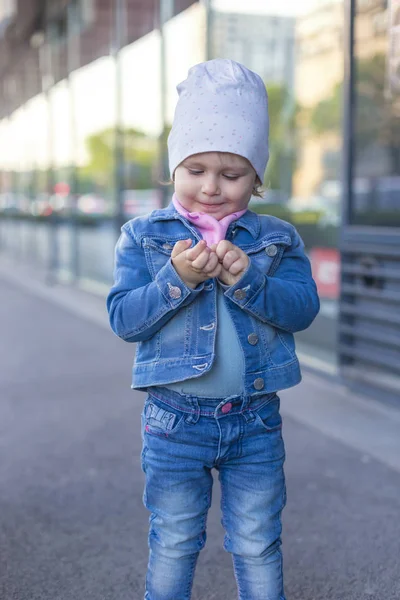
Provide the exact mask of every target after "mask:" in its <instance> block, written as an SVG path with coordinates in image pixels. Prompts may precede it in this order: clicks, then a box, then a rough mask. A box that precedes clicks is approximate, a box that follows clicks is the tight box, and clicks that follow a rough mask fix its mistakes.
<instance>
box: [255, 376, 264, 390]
mask: <svg viewBox="0 0 400 600" xmlns="http://www.w3.org/2000/svg"><path fill="white" fill-rule="evenodd" d="M253 385H254V387H255V388H256V390H262V389H264V379H263V378H262V377H257V379H255V380H254V383H253Z"/></svg>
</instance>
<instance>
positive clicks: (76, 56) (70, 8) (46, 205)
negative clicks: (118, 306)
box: [0, 0, 400, 365]
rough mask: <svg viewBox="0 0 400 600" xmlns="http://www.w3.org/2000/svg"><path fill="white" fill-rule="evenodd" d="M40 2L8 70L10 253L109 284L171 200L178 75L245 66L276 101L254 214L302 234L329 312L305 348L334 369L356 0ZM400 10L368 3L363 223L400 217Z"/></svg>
mask: <svg viewBox="0 0 400 600" xmlns="http://www.w3.org/2000/svg"><path fill="white" fill-rule="evenodd" d="M0 4H1V3H0ZM36 4H37V7H38V9H37V10H39V7H40V6H42V8H43V7H45V8H46V10H45V11H42V12H41V14H42V15H45V20H44V22H43V23H42V27H39V28H38V27H37V25H36V27H32V29H31V33H30V34H29V39H27V40H26V41H27V43H26V44H25V45H24V49H23V50H21V52H20V54H19V59H18V60H17V59H15V60H14V61H11V62H10V64H9V65H8V66H5V64H3V63H2V66H1V65H0V68H1V69H2V70H1V75H0V76H1V80H0V96H1V102H0V106H1V107H2V108H1V112H0V249H1V250H3V251H5V252H11V253H13V254H15V255H17V256H19V257H20V258H21V259H23V260H29V261H32V262H33V263H38V264H40V265H42V266H45V267H46V269H48V272H49V273H50V274H51V276H52V277H53V278H55V279H57V278H61V279H63V280H76V281H77V282H88V281H89V282H97V283H100V284H104V286H108V285H109V283H110V281H111V278H112V262H113V247H114V244H115V241H116V238H117V235H118V232H119V228H120V226H121V224H122V223H123V222H124V221H126V220H128V219H129V218H131V217H133V216H136V215H139V214H144V213H147V212H149V211H151V210H152V209H154V208H156V207H159V206H162V205H165V204H166V203H167V202H168V201H169V198H170V196H171V192H172V190H171V188H170V187H168V186H167V185H163V182H165V181H167V180H168V178H169V175H168V170H167V154H166V139H167V136H168V132H169V129H170V127H171V123H172V119H173V114H174V108H175V103H176V100H177V94H176V85H177V84H178V83H179V82H180V81H182V80H183V79H184V78H185V77H186V74H187V71H188V69H189V68H190V66H192V65H193V64H196V63H198V62H201V61H203V60H206V59H207V58H213V57H229V58H232V59H235V60H238V61H240V62H242V63H244V64H245V65H246V66H248V67H249V68H251V69H254V70H255V71H257V72H258V73H259V74H260V75H261V76H262V77H263V79H264V81H265V84H266V87H267V90H268V93H269V100H270V122H271V129H270V144H271V159H270V162H269V165H268V169H267V174H266V178H265V181H264V187H265V189H266V193H265V196H264V198H263V199H260V198H253V199H252V202H251V208H252V209H253V210H255V211H257V212H259V213H266V214H273V215H277V216H279V217H281V218H283V219H286V220H288V221H291V222H293V223H294V225H295V226H296V227H297V229H298V230H299V232H300V234H301V236H302V237H303V239H304V242H305V245H306V249H307V252H308V254H309V256H310V259H311V262H312V266H313V272H314V276H315V279H316V281H317V285H318V288H319V293H320V296H321V313H320V315H319V316H318V318H317V320H316V321H315V323H314V324H313V325H312V327H311V328H310V329H309V330H308V331H306V332H304V333H301V334H299V335H298V347H299V350H300V352H303V353H306V354H307V355H313V356H314V357H315V360H316V361H318V360H320V359H322V360H324V361H325V362H327V363H329V364H331V365H334V363H335V360H336V331H337V314H338V299H339V295H340V289H339V288H340V286H339V281H340V254H339V250H338V239H339V230H340V223H341V208H342V207H341V198H342V189H341V185H342V184H341V179H342V175H341V169H342V165H341V157H342V145H343V140H342V121H343V119H342V89H343V77H344V73H343V65H344V44H343V39H344V27H345V23H344V6H343V0H319V1H318V0H307V1H306V0H304V1H302V2H297V1H289V0H287V1H285V2H279V1H278V0H247V2H245V3H243V2H241V1H239V0H204V1H190V0H147V1H146V2H143V1H140V0H70V1H69V2H64V3H54V2H47V3H46V2H45V1H43V2H40V1H39V0H38V1H37V3H36ZM399 10H400V9H398V3H397V2H396V1H395V0H392V5H391V6H389V7H388V6H387V2H384V1H378V0H377V1H368V2H366V1H362V0H357V3H356V47H355V60H356V63H357V69H356V87H355V102H356V105H357V111H358V112H357V115H358V116H357V119H356V123H355V130H354V132H355V133H354V135H355V148H354V156H355V163H354V173H353V175H354V186H353V187H354V190H355V192H354V199H353V203H352V211H351V220H352V222H353V223H355V224H378V223H379V224H381V225H393V224H397V225H398V224H399V211H398V202H399V201H398V198H399V194H398V193H397V190H398V188H399V185H400V184H399V183H398V181H397V180H398V179H399V152H400V130H399V131H398V129H399V125H398V119H397V113H398V110H399V107H398V98H399V97H400V96H399V93H400V86H399V83H398V81H400V79H398V73H399V70H398V64H399V63H398V62H396V61H397V56H398V44H399V42H398V40H399V39H400V38H398V36H399V35H400V34H399V33H398V28H399V26H398V23H399V16H398V15H399ZM1 18H2V17H1V13H0V19H1ZM12 18H14V19H17V20H18V19H19V18H22V16H20V15H19V14H18V13H17V14H15V13H14V14H13V17H12ZM24 18H26V15H25V17H24ZM7 19H10V15H9V14H7ZM4 23H5V17H4V18H3V24H4ZM5 24H6V23H5ZM0 26H1V23H0ZM1 31H2V30H1V27H0V32H1ZM388 31H389V34H388ZM0 35H1V33H0ZM3 41H4V40H2V39H1V38H0V45H1V43H3ZM24 52H25V54H24ZM396 203H397V205H396Z"/></svg>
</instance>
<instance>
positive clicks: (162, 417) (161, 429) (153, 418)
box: [143, 394, 185, 437]
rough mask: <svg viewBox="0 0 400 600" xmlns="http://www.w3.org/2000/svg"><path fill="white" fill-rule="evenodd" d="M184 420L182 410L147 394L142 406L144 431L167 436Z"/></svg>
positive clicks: (176, 429) (174, 431) (175, 430)
mask: <svg viewBox="0 0 400 600" xmlns="http://www.w3.org/2000/svg"><path fill="white" fill-rule="evenodd" d="M184 420H185V414H184V413H183V412H182V411H180V410H179V409H176V408H172V407H171V406H169V404H166V403H164V402H162V400H160V399H159V398H155V397H154V396H152V395H150V394H149V396H148V398H147V400H146V402H145V405H144V408H143V429H144V433H149V434H153V435H159V436H161V437H168V436H170V435H172V434H174V433H176V432H177V431H178V429H180V427H181V426H182V424H183V422H184Z"/></svg>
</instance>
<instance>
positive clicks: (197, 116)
mask: <svg viewBox="0 0 400 600" xmlns="http://www.w3.org/2000/svg"><path fill="white" fill-rule="evenodd" d="M177 90H178V94H179V100H178V104H177V106H176V110H175V117H174V122H173V125H172V129H171V132H170V134H169V137H168V151H169V168H170V172H171V177H173V175H174V172H175V169H176V167H177V166H178V165H180V163H181V162H182V161H183V160H185V158H187V157H188V156H191V155H192V154H199V153H200V152H231V153H232V154H239V155H240V156H244V157H245V158H247V160H248V161H249V162H250V163H251V164H252V166H253V168H254V170H255V171H256V173H257V175H258V177H259V178H260V181H261V182H262V181H263V179H264V173H265V169H266V166H267V163H268V158H269V147H268V132H269V118H268V96H267V91H266V89H265V85H264V83H263V81H262V79H261V77H260V76H259V75H257V74H256V73H254V72H253V71H250V70H249V69H247V68H246V67H244V66H243V65H241V64H239V63H237V62H235V61H233V60H228V59H221V58H217V59H215V60H209V61H208V62H204V63H200V64H198V65H195V66H194V67H192V68H191V69H190V70H189V73H188V77H187V79H186V80H185V81H183V82H182V83H180V84H179V85H178V86H177Z"/></svg>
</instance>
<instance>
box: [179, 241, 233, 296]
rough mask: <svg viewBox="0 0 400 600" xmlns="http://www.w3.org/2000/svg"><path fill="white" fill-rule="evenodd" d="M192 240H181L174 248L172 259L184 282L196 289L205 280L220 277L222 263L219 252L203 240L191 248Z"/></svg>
mask: <svg viewBox="0 0 400 600" xmlns="http://www.w3.org/2000/svg"><path fill="white" fill-rule="evenodd" d="M191 243H192V240H190V239H187V240H180V241H179V242H176V244H175V246H174V247H173V249H172V253H171V261H172V264H173V266H174V269H175V271H176V272H177V273H178V275H179V277H180V278H181V279H182V280H183V281H184V283H185V284H186V285H187V286H188V287H190V288H192V289H194V288H195V287H197V286H198V285H199V284H200V283H202V282H203V281H206V280H207V279H211V278H213V277H219V276H220V273H221V271H222V264H221V263H220V262H219V259H218V256H217V253H216V252H215V251H213V250H212V249H211V248H208V246H207V244H206V242H205V241H204V240H201V241H200V242H198V243H197V244H196V245H195V246H193V248H190V246H191Z"/></svg>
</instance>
